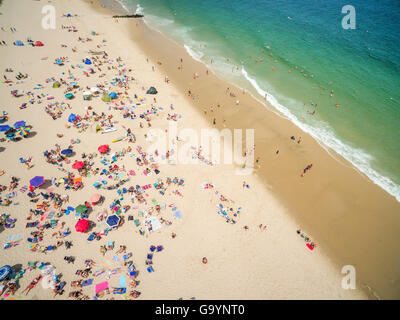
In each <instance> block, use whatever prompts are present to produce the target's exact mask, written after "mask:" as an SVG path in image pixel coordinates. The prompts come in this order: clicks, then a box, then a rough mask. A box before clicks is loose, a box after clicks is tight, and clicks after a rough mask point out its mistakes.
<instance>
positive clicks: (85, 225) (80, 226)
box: [75, 219, 90, 233]
mask: <svg viewBox="0 0 400 320" xmlns="http://www.w3.org/2000/svg"><path fill="white" fill-rule="evenodd" d="M89 227H90V224H89V221H87V220H86V219H81V220H79V221H78V222H77V223H76V225H75V230H76V231H77V232H82V233H83V232H86V231H87V230H88V229H89Z"/></svg>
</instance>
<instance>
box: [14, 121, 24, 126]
mask: <svg viewBox="0 0 400 320" xmlns="http://www.w3.org/2000/svg"><path fill="white" fill-rule="evenodd" d="M25 124H26V122H25V121H17V122H16V123H14V128H20V127H24V126H25Z"/></svg>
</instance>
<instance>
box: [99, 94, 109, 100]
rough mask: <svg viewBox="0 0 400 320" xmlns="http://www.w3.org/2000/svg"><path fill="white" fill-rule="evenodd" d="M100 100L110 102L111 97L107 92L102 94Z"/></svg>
mask: <svg viewBox="0 0 400 320" xmlns="http://www.w3.org/2000/svg"><path fill="white" fill-rule="evenodd" d="M101 100H103V101H104V102H110V101H111V98H110V96H109V95H108V94H104V95H103V97H102V98H101Z"/></svg>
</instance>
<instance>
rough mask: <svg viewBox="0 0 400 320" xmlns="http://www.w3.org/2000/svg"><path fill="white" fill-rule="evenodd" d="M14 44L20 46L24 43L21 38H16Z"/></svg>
mask: <svg viewBox="0 0 400 320" xmlns="http://www.w3.org/2000/svg"><path fill="white" fill-rule="evenodd" d="M14 45H16V46H18V47H21V46H23V45H24V43H23V42H22V41H21V40H17V41H15V42H14Z"/></svg>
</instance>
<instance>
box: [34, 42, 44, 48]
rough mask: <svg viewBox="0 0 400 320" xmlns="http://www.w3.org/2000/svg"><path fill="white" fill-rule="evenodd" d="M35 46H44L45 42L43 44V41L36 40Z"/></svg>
mask: <svg viewBox="0 0 400 320" xmlns="http://www.w3.org/2000/svg"><path fill="white" fill-rule="evenodd" d="M35 46H36V47H43V46H44V44H43V42H42V41H36V42H35Z"/></svg>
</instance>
